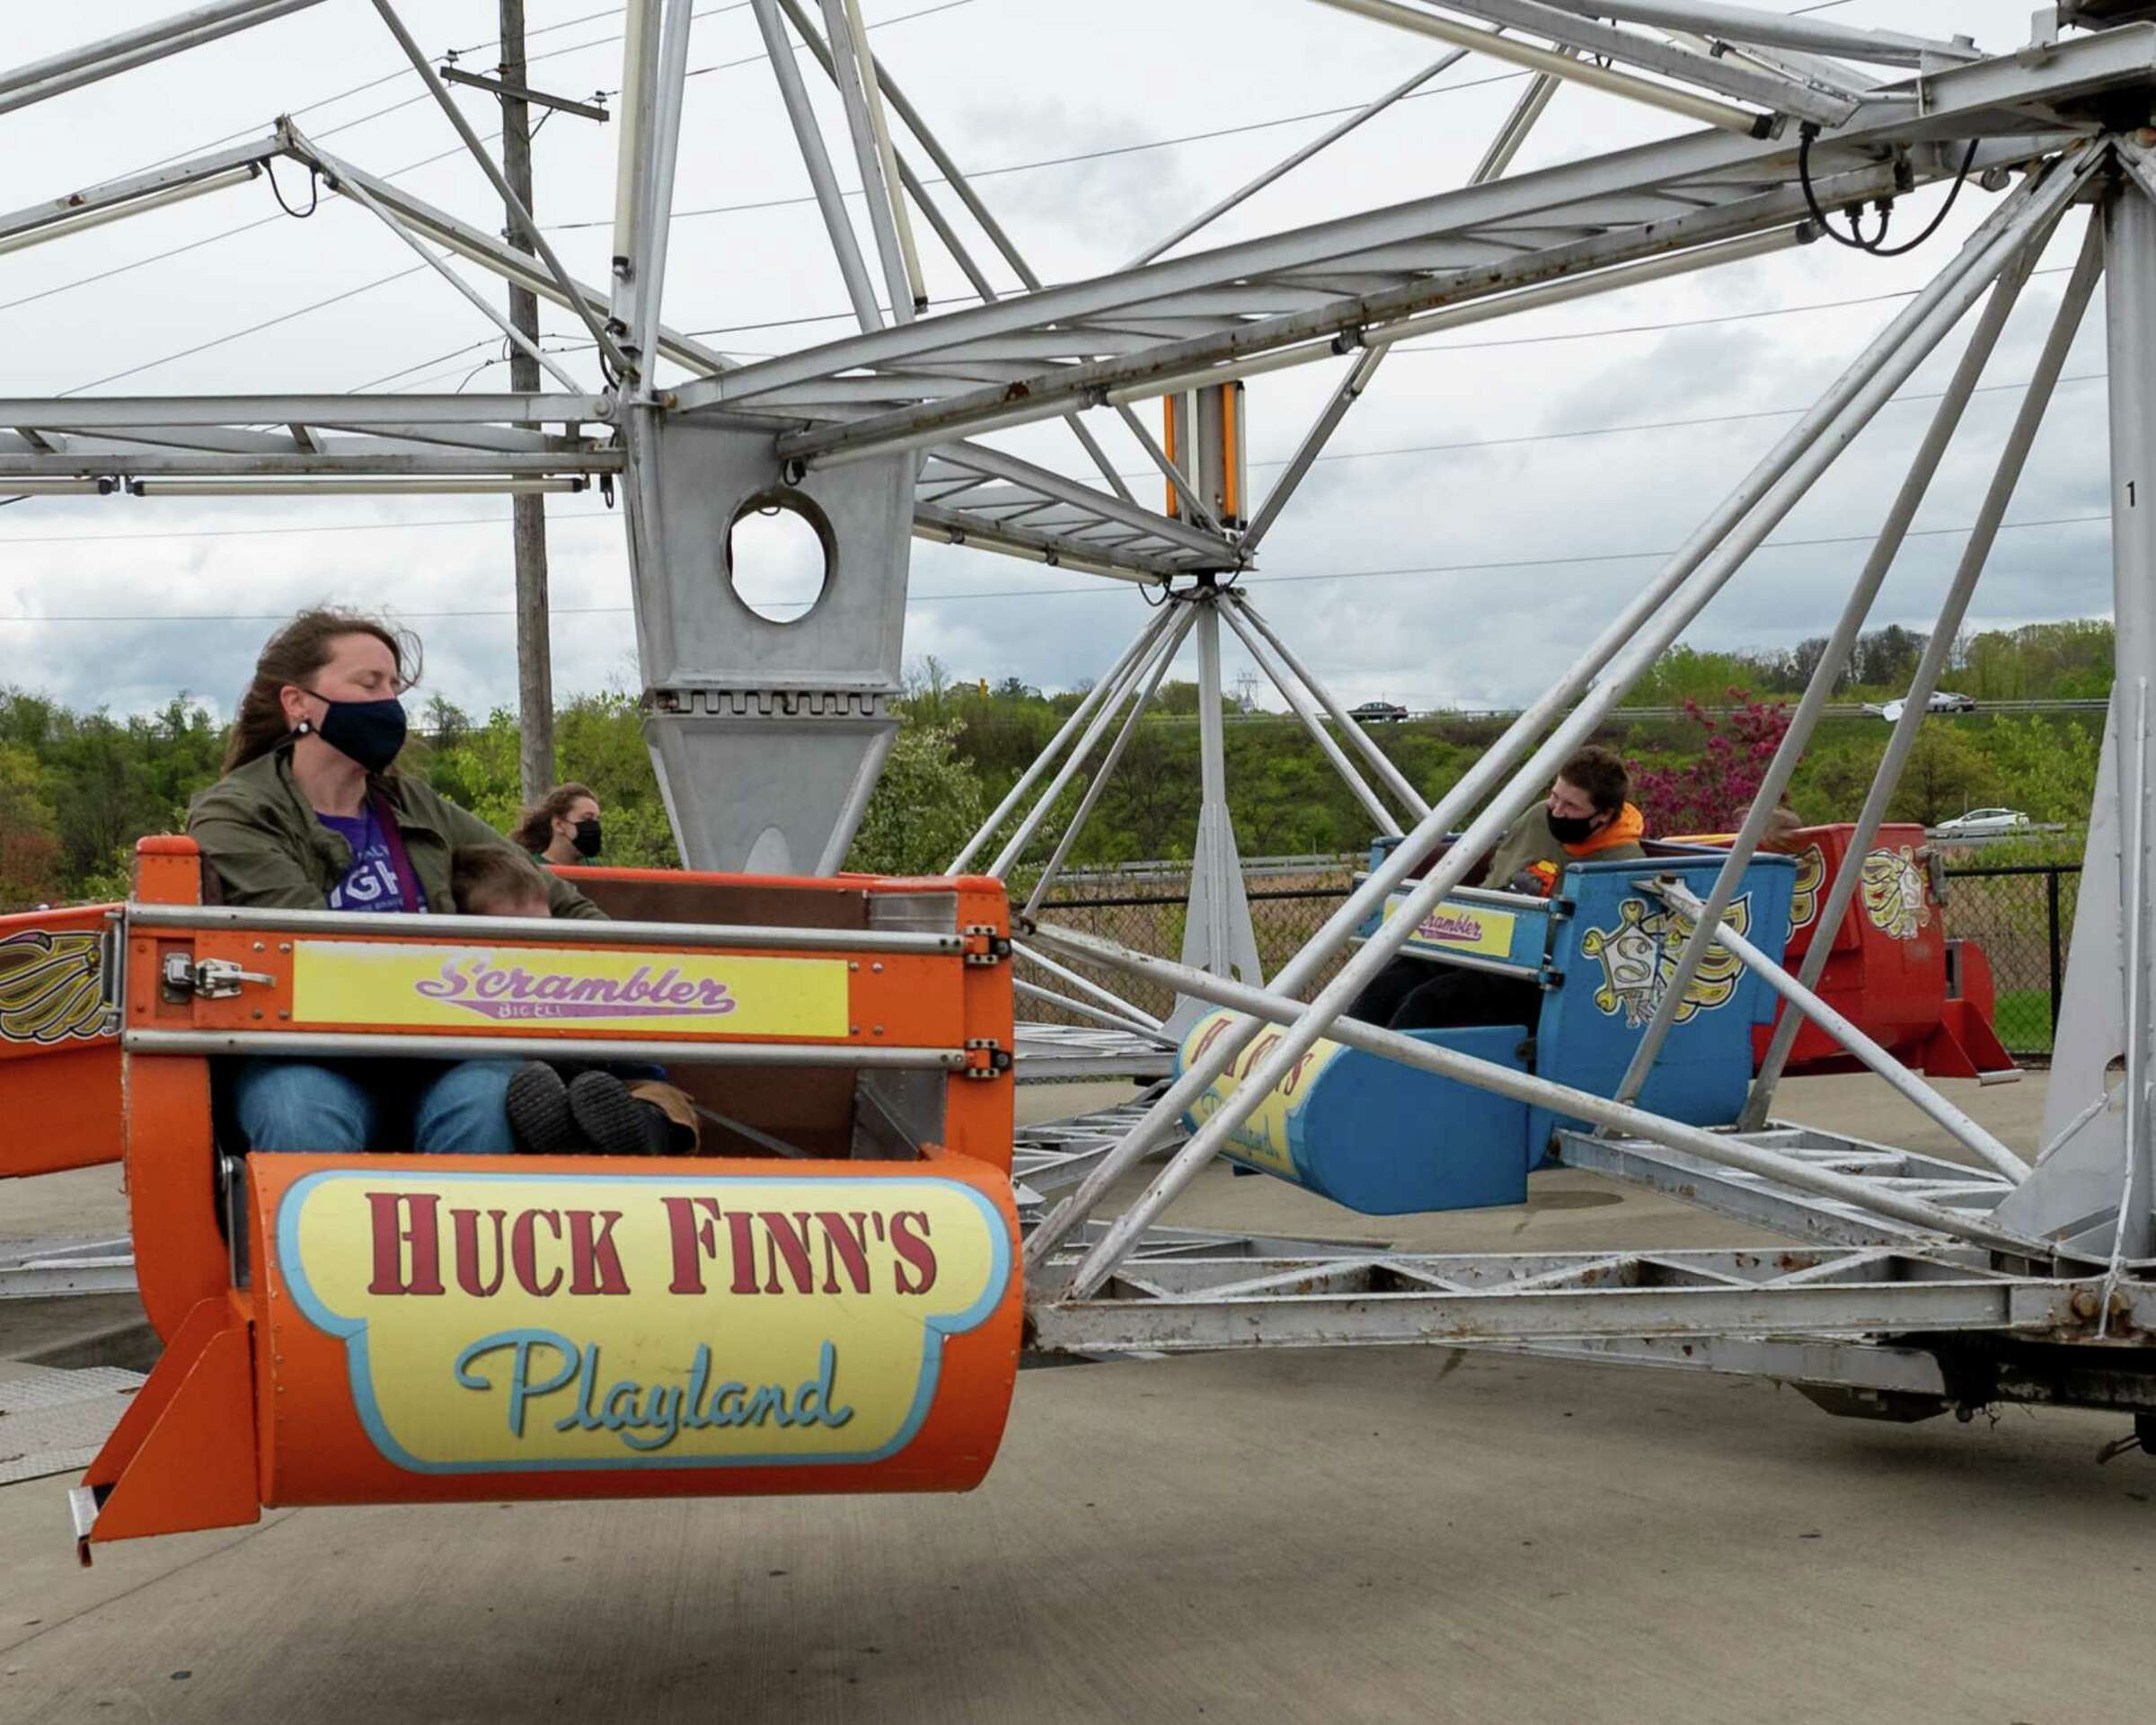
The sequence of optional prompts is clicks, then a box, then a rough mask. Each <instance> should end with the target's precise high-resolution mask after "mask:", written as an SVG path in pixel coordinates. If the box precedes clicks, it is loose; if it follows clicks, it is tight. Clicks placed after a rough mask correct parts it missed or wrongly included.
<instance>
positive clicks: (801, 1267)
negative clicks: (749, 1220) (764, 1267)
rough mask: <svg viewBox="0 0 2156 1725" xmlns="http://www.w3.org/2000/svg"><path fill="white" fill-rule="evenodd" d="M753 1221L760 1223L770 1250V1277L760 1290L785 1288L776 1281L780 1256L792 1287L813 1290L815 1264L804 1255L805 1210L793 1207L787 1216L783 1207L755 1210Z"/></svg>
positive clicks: (771, 1291) (775, 1291)
mask: <svg viewBox="0 0 2156 1725" xmlns="http://www.w3.org/2000/svg"><path fill="white" fill-rule="evenodd" d="M756 1220H757V1221H759V1222H761V1223H762V1224H763V1225H764V1239H765V1240H766V1241H768V1242H769V1243H770V1245H771V1249H772V1250H771V1279H770V1280H769V1281H768V1282H766V1283H764V1292H765V1293H766V1294H783V1293H784V1292H785V1291H786V1290H785V1288H784V1287H782V1286H781V1285H780V1283H779V1260H780V1259H782V1258H783V1259H784V1260H785V1261H786V1269H787V1273H788V1274H790V1275H791V1277H792V1278H793V1285H794V1288H795V1290H796V1291H797V1292H799V1293H802V1294H813V1293H815V1292H816V1265H815V1263H814V1262H813V1261H811V1260H810V1258H809V1256H808V1211H806V1210H796V1211H795V1212H794V1213H793V1215H792V1216H791V1217H790V1216H788V1215H787V1214H786V1212H785V1211H783V1210H758V1211H757V1212H756ZM796 1221H799V1223H800V1227H799V1228H796V1227H795V1225H794V1224H795V1222H796Z"/></svg>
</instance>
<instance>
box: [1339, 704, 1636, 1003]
mask: <svg viewBox="0 0 2156 1725" xmlns="http://www.w3.org/2000/svg"><path fill="white" fill-rule="evenodd" d="M1631 794H1632V781H1631V775H1630V774H1629V773H1628V772H1626V771H1625V765H1624V762H1623V760H1622V758H1621V756H1619V755H1618V754H1617V752H1616V751H1615V750H1614V749H1610V748H1604V747H1602V746H1601V745H1600V744H1599V743H1590V744H1588V745H1587V746H1586V747H1585V748H1583V749H1581V750H1580V751H1579V752H1578V753H1577V755H1574V756H1572V757H1571V758H1570V759H1569V760H1568V761H1567V762H1566V763H1565V764H1564V765H1563V766H1561V767H1560V768H1559V769H1558V774H1557V782H1556V783H1554V784H1552V785H1551V787H1550V795H1549V797H1548V798H1547V799H1546V800H1545V801H1544V802H1543V804H1542V807H1541V808H1539V809H1529V810H1528V811H1527V813H1526V814H1524V815H1523V816H1522V817H1521V818H1519V819H1518V820H1517V821H1516V822H1515V823H1514V825H1513V827H1512V830H1511V831H1510V832H1508V833H1507V834H1506V835H1505V836H1504V837H1503V838H1501V839H1499V840H1498V847H1497V849H1496V850H1495V851H1493V852H1491V853H1490V858H1489V868H1488V870H1487V871H1485V872H1484V874H1483V877H1482V884H1483V886H1485V887H1487V888H1489V889H1491V890H1492V891H1496V892H1517V893H1524V894H1527V895H1529V896H1531V897H1533V898H1549V897H1550V896H1551V894H1553V893H1554V892H1556V890H1557V884H1558V881H1559V880H1560V879H1561V878H1562V877H1563V874H1564V871H1565V867H1566V865H1567V864H1568V863H1570V862H1630V861H1632V860H1634V859H1635V858H1638V857H1641V856H1644V855H1646V854H1647V853H1646V852H1645V851H1644V850H1642V849H1641V848H1640V845H1639V840H1640V838H1641V837H1642V836H1644V834H1645V833H1646V831H1647V822H1646V820H1645V818H1643V817H1642V816H1641V815H1640V813H1639V809H1636V808H1634V807H1633V806H1632V803H1631V801H1630V798H1631ZM1541 1010H1542V992H1541V988H1540V986H1539V985H1537V984H1535V983H1533V982H1524V981H1520V980H1517V979H1515V978H1513V977H1497V976H1492V975H1490V974H1489V972H1487V971H1481V970H1470V969H1464V968H1461V967H1456V966H1452V965H1446V964H1442V963H1432V962H1431V961H1429V960H1427V959H1416V958H1409V957H1407V956H1406V955H1404V954H1403V955H1402V956H1401V957H1399V958H1396V959H1394V960H1392V963H1390V964H1388V965H1387V966H1386V967H1385V968H1384V969H1383V970H1380V971H1379V972H1378V973H1377V975H1376V976H1375V977H1372V978H1371V980H1370V983H1369V986H1366V987H1365V989H1364V990H1363V992H1362V993H1361V994H1360V995H1356V1000H1355V1004H1353V1005H1352V1006H1350V1007H1349V1008H1348V1009H1347V1016H1348V1017H1350V1018H1359V1019H1361V1020H1362V1021H1363V1022H1365V1024H1378V1025H1383V1027H1384V1028H1385V1029H1387V1030H1393V1031H1421V1030H1438V1029H1449V1028H1453V1027H1455V1026H1460V1025H1468V1024H1525V1025H1526V1026H1527V1027H1528V1028H1529V1029H1530V1030H1533V1027H1534V1023H1535V1020H1536V1018H1537V1017H1538V1015H1539V1014H1540V1013H1541Z"/></svg>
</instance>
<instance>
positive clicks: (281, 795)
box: [187, 747, 605, 920]
mask: <svg viewBox="0 0 2156 1725" xmlns="http://www.w3.org/2000/svg"><path fill="white" fill-rule="evenodd" d="M367 783H369V785H371V786H372V787H373V788H374V789H376V790H378V791H380V792H381V793H382V794H383V796H384V798H386V799H387V800H388V802H389V806H390V808H391V809H392V810H393V812H394V813H395V815H396V818H397V831H398V833H399V835H400V836H402V839H403V841H404V854H405V855H406V856H408V857H409V858H410V859H411V868H412V872H413V873H414V874H416V875H417V876H418V877H419V880H420V891H421V892H422V893H424V894H425V895H426V898H427V907H428V908H429V910H433V911H444V912H446V911H450V910H454V909H455V903H456V901H455V896H454V895H453V894H452V892H451V891H450V888H449V859H450V856H451V854H452V853H454V852H455V851H460V850H467V849H472V848H474V847H476V846H479V845H500V846H501V847H502V848H503V849H505V850H507V849H509V848H511V846H510V845H509V841H508V839H506V838H504V837H503V836H501V835H500V834H499V833H498V832H496V831H495V830H494V829H493V828H492V827H490V826H488V825H487V823H486V822H485V821H483V820H482V819H480V818H479V817H478V816H477V815H473V814H467V813H466V812H465V811H464V809H459V808H458V807H457V806H456V805H455V803H453V802H450V801H447V800H446V798H444V797H442V796H441V795H439V794H438V793H437V792H435V791H433V790H432V789H430V788H429V786H427V785H425V784H422V783H420V781H419V780H417V779H408V778H404V777H402V776H401V775H399V774H388V775H386V776H383V777H375V778H369V780H368V781H367ZM187 830H188V834H189V836H190V837H192V838H193V839H194V841H195V843H196V844H197V845H200V846H201V847H202V854H203V855H204V856H206V857H208V859H209V861H210V864H211V866H212V867H213V868H215V869H216V871H217V879H218V880H219V882H221V883H222V885H223V886H224V889H225V903H226V904H228V905H254V906H261V907H268V908H273V909H278V910H321V909H323V908H324V907H326V906H327V904H328V902H329V897H330V891H331V888H333V887H335V886H336V884H337V883H338V882H339V881H340V880H343V879H344V873H345V871H346V870H347V869H349V868H350V867H351V866H352V847H351V846H350V845H348V844H346V843H345V842H344V840H343V839H342V838H340V837H339V836H337V835H336V834H335V833H333V832H331V830H330V829H329V828H328V827H324V826H323V824H322V822H321V821H320V820H318V819H316V818H315V815H314V809H311V808H309V807H308V806H307V800H306V799H305V797H304V796H302V795H301V794H300V792H299V786H298V785H297V784H296V783H294V781H293V778H292V751H291V749H290V748H289V747H281V748H278V749H274V750H272V751H271V752H270V754H267V755H262V756H257V757H256V758H255V759H253V760H252V761H249V762H248V763H247V764H246V765H243V766H235V767H234V768H233V770H232V771H231V772H229V773H227V774H225V776H224V777H223V778H221V779H219V780H218V781H217V782H216V783H215V784H213V785H211V786H210V787H209V789H208V790H207V791H205V792H202V793H201V794H200V795H199V796H198V797H196V798H195V800H194V801H193V802H192V803H190V805H189V807H188V811H187ZM546 881H547V886H546V891H547V902H548V904H549V905H550V906H551V907H552V909H553V913H554V915H555V916H578V917H585V918H597V919H601V920H603V919H604V918H605V912H604V911H602V910H600V908H599V907H597V906H596V905H595V904H593V903H592V902H591V900H590V899H588V898H586V897H585V896H584V895H583V894H582V893H580V892H579V891H578V890H577V889H575V888H574V887H572V886H570V884H569V882H568V881H566V880H562V879H561V876H559V875H557V874H553V873H551V872H550V873H549V874H548V875H547V877H546Z"/></svg>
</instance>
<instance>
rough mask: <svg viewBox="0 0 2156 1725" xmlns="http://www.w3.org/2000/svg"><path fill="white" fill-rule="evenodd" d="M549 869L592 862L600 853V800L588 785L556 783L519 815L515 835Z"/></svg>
mask: <svg viewBox="0 0 2156 1725" xmlns="http://www.w3.org/2000/svg"><path fill="white" fill-rule="evenodd" d="M513 836H514V837H515V839H516V841H517V844H519V845H523V846H524V848H525V849H526V850H527V851H529V852H530V853H531V854H532V861H533V862H543V863H544V864H545V865H546V866H547V867H548V868H550V869H559V868H566V867H573V866H574V865H575V864H577V863H579V862H591V861H592V860H593V859H594V858H596V856H597V855H598V854H599V845H600V843H601V839H600V835H599V800H598V799H597V798H596V797H595V796H593V795H592V794H591V787H590V786H589V785H588V784H557V785H556V786H555V787H554V788H553V789H552V791H549V792H547V793H546V794H545V795H544V796H543V797H542V798H540V799H539V801H537V802H535V803H534V804H532V805H531V807H530V808H528V809H526V810H525V811H524V812H523V813H522V814H521V815H519V816H517V827H516V830H515V833H514V834H513Z"/></svg>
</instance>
